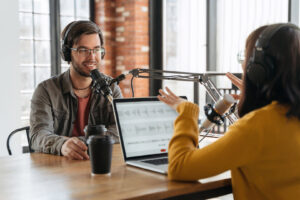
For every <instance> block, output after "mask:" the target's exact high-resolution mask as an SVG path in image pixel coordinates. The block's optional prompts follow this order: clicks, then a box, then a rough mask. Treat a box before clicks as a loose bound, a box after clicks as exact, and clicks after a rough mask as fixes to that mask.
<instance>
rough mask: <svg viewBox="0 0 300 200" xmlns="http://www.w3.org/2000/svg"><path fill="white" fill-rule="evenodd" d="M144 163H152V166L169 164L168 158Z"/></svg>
mask: <svg viewBox="0 0 300 200" xmlns="http://www.w3.org/2000/svg"><path fill="white" fill-rule="evenodd" d="M142 162H145V163H150V164H153V165H163V164H168V158H159V159H154V160H144V161H142Z"/></svg>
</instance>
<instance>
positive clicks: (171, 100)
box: [157, 87, 186, 110]
mask: <svg viewBox="0 0 300 200" xmlns="http://www.w3.org/2000/svg"><path fill="white" fill-rule="evenodd" d="M166 91H167V92H168V93H166V92H164V91H163V90H162V89H160V90H159V93H160V95H158V96H157V98H158V99H159V100H160V101H162V102H164V103H165V104H167V105H169V106H170V107H171V108H173V109H174V110H176V108H177V106H178V105H179V104H180V103H181V102H184V101H186V100H185V99H182V98H180V97H178V96H176V95H175V94H174V93H173V92H172V91H171V90H170V89H169V88H168V87H166Z"/></svg>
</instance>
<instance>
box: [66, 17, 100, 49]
mask: <svg viewBox="0 0 300 200" xmlns="http://www.w3.org/2000/svg"><path fill="white" fill-rule="evenodd" d="M66 32H67V35H65V34H66ZM94 33H97V34H99V38H100V44H101V46H103V45H104V40H103V35H102V32H101V30H100V28H99V26H98V25H97V24H95V23H94V22H92V21H73V22H71V23H69V24H68V25H67V26H66V27H65V28H64V30H63V31H62V33H61V39H62V42H63V44H65V45H67V46H68V47H69V48H72V46H73V45H74V44H76V43H77V42H78V40H79V38H80V36H81V35H83V34H87V35H89V34H94Z"/></svg>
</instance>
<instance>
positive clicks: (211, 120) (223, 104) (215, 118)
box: [199, 94, 235, 133]
mask: <svg viewBox="0 0 300 200" xmlns="http://www.w3.org/2000/svg"><path fill="white" fill-rule="evenodd" d="M233 103H235V100H234V98H233V97H232V96H231V95H229V94H224V96H223V98H222V99H220V100H219V101H217V102H216V104H215V106H212V105H210V104H208V105H206V106H204V111H205V115H206V119H205V120H204V122H203V123H201V126H200V129H199V133H201V132H202V131H203V130H209V129H210V128H212V127H213V125H214V124H217V125H221V124H222V122H224V117H223V116H222V115H223V114H224V113H225V112H226V111H227V110H228V109H229V108H230V107H231V105H232V104H233Z"/></svg>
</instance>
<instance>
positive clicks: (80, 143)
mask: <svg viewBox="0 0 300 200" xmlns="http://www.w3.org/2000/svg"><path fill="white" fill-rule="evenodd" d="M73 142H74V143H75V144H76V145H77V146H78V147H79V148H81V150H83V151H86V150H87V149H88V148H87V146H86V145H85V144H84V142H82V141H81V140H80V139H78V138H76V137H74V138H73Z"/></svg>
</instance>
